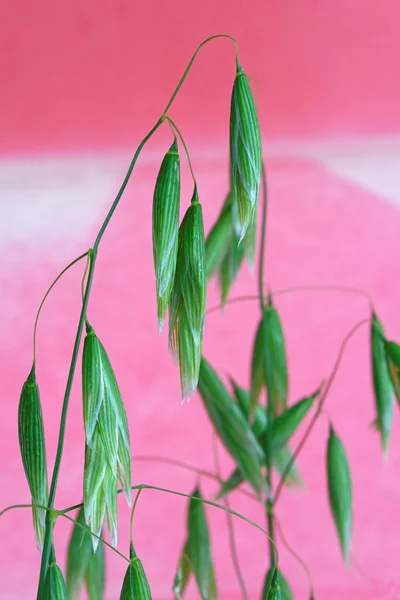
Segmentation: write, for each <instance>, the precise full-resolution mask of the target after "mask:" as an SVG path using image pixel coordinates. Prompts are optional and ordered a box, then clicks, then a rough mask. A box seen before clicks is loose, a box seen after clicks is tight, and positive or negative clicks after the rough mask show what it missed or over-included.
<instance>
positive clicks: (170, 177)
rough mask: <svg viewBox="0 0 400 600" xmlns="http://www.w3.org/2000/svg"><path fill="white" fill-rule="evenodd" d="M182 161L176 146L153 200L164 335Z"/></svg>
mask: <svg viewBox="0 0 400 600" xmlns="http://www.w3.org/2000/svg"><path fill="white" fill-rule="evenodd" d="M179 205H180V159H179V154H178V143H177V139H176V137H175V139H174V142H173V144H172V146H171V147H170V149H169V150H168V152H167V154H166V155H165V156H164V159H163V161H162V164H161V168H160V171H159V173H158V176H157V181H156V186H155V190H154V197H153V258H154V270H155V274H156V288H157V317H158V329H159V331H160V332H161V331H162V328H163V325H164V319H165V314H166V312H167V307H168V302H169V298H170V295H171V291H172V286H173V283H174V277H175V270H176V261H177V255H178V230H179Z"/></svg>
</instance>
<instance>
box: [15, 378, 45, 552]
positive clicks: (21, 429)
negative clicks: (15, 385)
mask: <svg viewBox="0 0 400 600" xmlns="http://www.w3.org/2000/svg"><path fill="white" fill-rule="evenodd" d="M18 437H19V446H20V450H21V457H22V463H23V465H24V470H25V475H26V478H27V480H28V485H29V489H30V492H31V495H32V504H40V505H41V506H47V497H48V491H47V461H46V446H45V438H44V427H43V415H42V406H41V403H40V395H39V387H38V384H37V382H36V378H35V371H34V368H32V370H31V372H30V374H29V376H28V379H27V380H26V381H25V383H24V385H23V388H22V392H21V396H20V400H19V407H18ZM32 513H33V525H34V529H35V537H36V545H37V547H38V549H39V550H42V546H43V539H44V531H45V521H46V511H45V510H43V509H41V508H33V509H32Z"/></svg>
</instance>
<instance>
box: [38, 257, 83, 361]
mask: <svg viewBox="0 0 400 600" xmlns="http://www.w3.org/2000/svg"><path fill="white" fill-rule="evenodd" d="M88 252H89V251H86V252H85V253H84V254H81V256H78V258H75V259H74V260H73V261H72V262H70V263H69V265H67V266H66V267H65V269H63V270H62V271H61V273H59V274H58V275H57V277H56V278H55V280H54V281H53V283H52V284H51V286H50V287H49V289H48V290H47V292H46V293H45V295H44V296H43V299H42V301H41V303H40V305H39V308H38V311H37V313H36V319H35V325H34V327H33V364H34V365H35V363H36V333H37V326H38V321H39V316H40V313H41V311H42V308H43V304H44V303H45V302H46V300H47V297H48V295H49V294H50V292H51V290H52V289H53V287H54V286H55V285H56V283H57V282H58V280H59V279H61V277H62V276H63V275H64V273H66V272H67V271H68V269H70V268H71V267H72V266H73V265H75V264H76V263H77V262H79V261H80V260H82V258H85V256H87V255H88Z"/></svg>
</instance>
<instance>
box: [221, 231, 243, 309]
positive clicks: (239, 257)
mask: <svg viewBox="0 0 400 600" xmlns="http://www.w3.org/2000/svg"><path fill="white" fill-rule="evenodd" d="M243 257H244V247H243V244H240V245H239V238H238V237H237V235H236V233H235V231H234V230H232V235H231V243H230V244H229V246H228V248H227V251H226V253H225V256H224V258H223V260H222V261H221V264H220V268H219V276H218V279H219V285H220V288H221V303H222V306H223V307H224V306H225V305H226V302H227V300H228V295H229V292H230V290H231V287H232V285H233V282H234V281H235V279H236V277H237V276H238V274H239V271H240V267H241V265H242V262H243Z"/></svg>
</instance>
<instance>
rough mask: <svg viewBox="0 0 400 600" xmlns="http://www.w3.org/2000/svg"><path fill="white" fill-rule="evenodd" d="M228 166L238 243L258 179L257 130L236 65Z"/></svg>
mask: <svg viewBox="0 0 400 600" xmlns="http://www.w3.org/2000/svg"><path fill="white" fill-rule="evenodd" d="M229 146H230V162H231V174H232V183H233V189H234V191H235V192H236V197H237V208H238V214H239V222H240V241H241V240H242V239H243V238H244V236H245V233H246V231H247V228H248V227H249V226H250V225H251V224H252V222H253V220H254V218H255V211H256V207H257V202H258V193H259V187H260V177H261V161H262V147H261V134H260V126H259V123H258V117H257V111H256V108H255V104H254V99H253V95H252V92H251V89H250V85H249V80H248V78H247V76H246V75H245V73H244V72H243V69H242V67H241V66H240V64H239V62H238V61H236V78H235V82H234V85H233V90H232V99H231V114H230V139H229Z"/></svg>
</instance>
